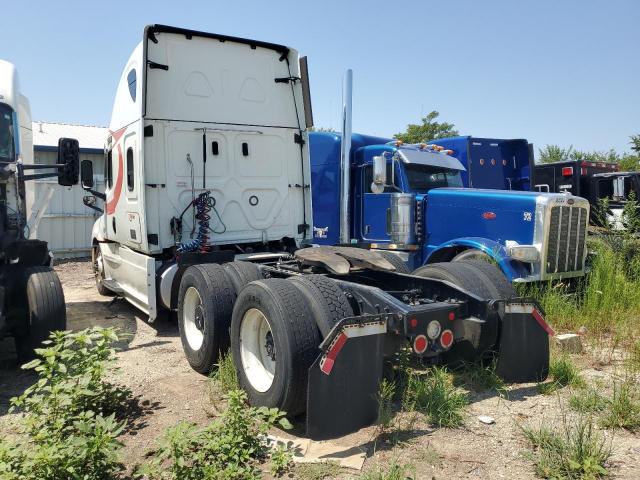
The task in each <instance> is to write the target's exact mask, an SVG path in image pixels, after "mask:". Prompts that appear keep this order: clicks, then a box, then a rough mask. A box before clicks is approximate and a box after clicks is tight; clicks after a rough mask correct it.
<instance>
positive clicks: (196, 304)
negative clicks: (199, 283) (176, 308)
mask: <svg viewBox="0 0 640 480" xmlns="http://www.w3.org/2000/svg"><path fill="white" fill-rule="evenodd" d="M182 325H183V326H184V335H185V337H186V339H187V343H188V344H189V347H190V348H191V349H192V350H196V351H197V350H200V348H201V347H202V343H203V342H204V310H203V308H202V298H201V297H200V293H199V292H198V290H197V289H196V288H195V287H189V288H187V291H186V292H185V293H184V300H183V305H182Z"/></svg>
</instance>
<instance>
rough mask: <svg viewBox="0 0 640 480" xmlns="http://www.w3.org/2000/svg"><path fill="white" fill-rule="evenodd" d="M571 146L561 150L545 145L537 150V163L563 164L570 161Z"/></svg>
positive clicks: (560, 148)
mask: <svg viewBox="0 0 640 480" xmlns="http://www.w3.org/2000/svg"><path fill="white" fill-rule="evenodd" d="M572 155H573V146H571V147H569V148H562V147H560V146H559V145H545V147H544V148H541V149H539V150H538V163H553V162H564V161H566V160H571V156H572Z"/></svg>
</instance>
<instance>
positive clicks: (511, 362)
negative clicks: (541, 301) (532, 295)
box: [496, 299, 554, 383]
mask: <svg viewBox="0 0 640 480" xmlns="http://www.w3.org/2000/svg"><path fill="white" fill-rule="evenodd" d="M499 310H500V316H501V326H500V339H499V343H498V355H497V365H496V374H497V375H498V376H499V377H500V378H502V379H503V380H504V381H505V382H507V383H524V382H540V381H543V380H544V379H546V378H547V375H548V374H549V335H553V334H554V332H553V330H552V329H551V327H549V325H547V323H546V322H545V320H544V314H543V311H542V309H541V308H540V306H538V304H537V303H536V302H535V301H533V300H530V299H511V300H508V301H507V302H505V304H504V311H503V308H502V307H500V308H499Z"/></svg>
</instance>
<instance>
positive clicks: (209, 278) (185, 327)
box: [178, 264, 236, 374]
mask: <svg viewBox="0 0 640 480" xmlns="http://www.w3.org/2000/svg"><path fill="white" fill-rule="evenodd" d="M235 298H236V295H235V291H234V288H233V284H232V283H231V280H229V277H228V276H227V273H226V272H225V270H224V269H223V268H222V267H221V266H220V265H217V264H206V265H193V266H191V267H189V268H187V269H186V270H185V272H184V274H183V275H182V279H181V281H180V290H179V293H178V328H179V330H180V340H181V342H182V348H183V350H184V354H185V356H186V357H187V361H188V362H189V365H191V368H193V369H194V370H195V371H196V372H199V373H203V374H208V373H209V372H210V371H211V370H212V369H213V366H214V365H215V364H216V363H217V361H218V354H219V353H220V352H221V351H225V350H226V349H227V348H228V347H229V324H230V322H231V312H232V311H233V302H234V300H235Z"/></svg>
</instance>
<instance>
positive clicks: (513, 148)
mask: <svg viewBox="0 0 640 480" xmlns="http://www.w3.org/2000/svg"><path fill="white" fill-rule="evenodd" d="M427 143H428V144H430V145H431V144H433V145H437V146H438V147H439V148H441V149H443V150H447V151H448V152H449V155H451V156H453V157H455V158H457V159H458V160H459V161H460V163H462V165H463V166H464V167H465V170H464V171H462V173H461V175H460V176H461V178H462V184H463V185H464V186H465V187H472V188H492V189H498V190H522V191H525V192H526V191H529V190H532V188H531V172H532V171H533V166H534V156H533V145H532V144H531V143H529V142H528V141H527V140H525V139H507V140H505V139H500V138H479V137H471V136H460V137H448V138H440V139H438V140H432V141H430V142H427Z"/></svg>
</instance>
